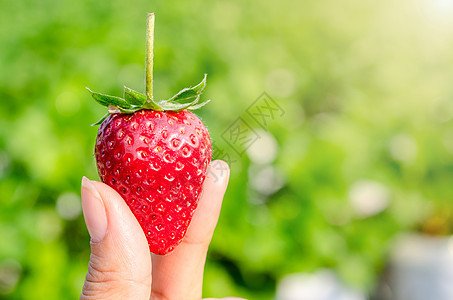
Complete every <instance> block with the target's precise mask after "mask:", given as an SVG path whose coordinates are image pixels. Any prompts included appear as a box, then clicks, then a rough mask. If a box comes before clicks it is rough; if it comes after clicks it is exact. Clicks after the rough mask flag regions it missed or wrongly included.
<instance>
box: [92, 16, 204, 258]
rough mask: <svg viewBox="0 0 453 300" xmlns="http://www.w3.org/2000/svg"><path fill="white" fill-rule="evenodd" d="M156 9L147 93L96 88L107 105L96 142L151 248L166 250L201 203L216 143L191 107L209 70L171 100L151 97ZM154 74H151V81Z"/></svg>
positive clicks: (101, 168)
mask: <svg viewBox="0 0 453 300" xmlns="http://www.w3.org/2000/svg"><path fill="white" fill-rule="evenodd" d="M153 22H154V15H152V14H150V15H149V16H148V31H147V33H148V40H147V41H148V44H147V45H148V47H147V64H146V70H147V72H146V91H147V92H146V95H144V94H141V93H138V92H136V91H133V90H131V89H129V88H127V87H125V90H124V97H123V98H119V97H115V96H108V95H104V94H99V93H94V92H91V91H90V92H91V94H92V96H93V98H94V99H95V100H96V101H97V102H99V103H100V104H102V105H104V106H107V107H108V108H109V113H110V115H108V116H106V117H104V118H103V119H102V120H101V121H99V122H98V123H97V124H99V123H101V122H102V124H101V126H100V128H99V132H98V136H97V140H96V147H95V153H96V161H97V167H98V172H99V176H100V177H101V180H102V181H103V182H104V183H106V184H108V185H110V186H111V187H112V188H114V189H115V190H116V191H117V192H118V193H120V194H121V195H122V196H123V198H124V200H125V201H126V203H127V204H128V206H129V208H130V209H131V211H132V212H133V214H134V215H135V217H136V218H137V220H138V222H139V223H140V225H141V227H142V229H143V232H144V233H145V235H146V238H147V240H148V244H149V248H150V250H151V252H154V253H156V254H166V253H168V252H170V251H172V250H173V249H174V248H175V247H176V246H177V245H178V244H179V243H180V242H181V241H182V239H183V237H184V235H185V233H186V231H187V227H188V226H189V224H190V221H191V219H192V215H193V213H194V211H195V209H196V207H197V203H198V198H199V196H200V193H201V186H202V184H203V182H204V179H205V176H206V169H207V166H208V164H209V163H210V161H211V155H212V147H211V141H210V138H209V134H208V130H207V129H206V127H205V126H204V125H203V123H202V122H201V121H200V119H198V118H197V117H196V116H195V115H194V114H193V113H191V112H189V111H188V110H194V109H197V108H200V107H202V106H203V105H205V104H206V103H208V102H209V100H207V101H204V102H199V100H200V96H201V93H202V92H203V90H204V88H205V87H206V75H205V77H204V78H203V80H202V82H201V83H200V84H198V85H196V86H194V87H191V88H186V89H183V90H181V91H180V92H179V93H177V94H176V95H175V96H173V97H172V98H170V99H168V100H161V101H154V99H153V96H152V53H151V51H152V42H153V33H152V29H153V28H154V23H153ZM150 78H151V79H150Z"/></svg>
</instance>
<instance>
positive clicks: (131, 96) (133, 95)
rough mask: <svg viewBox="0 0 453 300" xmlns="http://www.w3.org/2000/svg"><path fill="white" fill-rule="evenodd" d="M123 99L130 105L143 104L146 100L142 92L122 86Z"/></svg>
mask: <svg viewBox="0 0 453 300" xmlns="http://www.w3.org/2000/svg"><path fill="white" fill-rule="evenodd" d="M124 100H126V101H127V102H129V103H130V104H132V105H140V106H141V105H143V104H144V103H145V102H146V96H145V95H144V94H142V93H139V92H137V91H134V90H133V89H130V88H128V87H127V86H125V87H124Z"/></svg>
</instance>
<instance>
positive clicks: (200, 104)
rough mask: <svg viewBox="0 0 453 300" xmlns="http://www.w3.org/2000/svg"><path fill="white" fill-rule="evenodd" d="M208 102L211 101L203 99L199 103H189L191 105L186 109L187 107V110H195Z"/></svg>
mask: <svg viewBox="0 0 453 300" xmlns="http://www.w3.org/2000/svg"><path fill="white" fill-rule="evenodd" d="M209 102H211V99H208V100H205V101H203V102H200V103H198V104H196V105H191V106H189V107H188V108H187V109H188V110H196V109H199V108H200V107H203V106H205V105H206V104H208V103H209Z"/></svg>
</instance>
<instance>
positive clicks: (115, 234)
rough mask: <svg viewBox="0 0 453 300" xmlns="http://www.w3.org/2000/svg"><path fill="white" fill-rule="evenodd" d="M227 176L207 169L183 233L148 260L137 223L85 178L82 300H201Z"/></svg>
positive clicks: (117, 199) (112, 195) (116, 199)
mask: <svg viewBox="0 0 453 300" xmlns="http://www.w3.org/2000/svg"><path fill="white" fill-rule="evenodd" d="M219 166H222V167H223V168H219ZM221 169H223V170H221ZM228 177H229V169H228V165H227V164H226V163H224V162H222V161H214V162H212V163H211V164H210V166H209V167H208V172H207V176H206V180H205V183H204V185H203V190H202V194H201V197H200V200H199V204H198V208H197V210H196V212H195V214H194V216H193V219H192V222H191V224H190V226H189V228H188V230H187V234H186V236H185V238H184V240H183V241H182V243H181V244H180V245H179V246H178V247H176V249H175V250H174V251H173V252H171V253H170V254H168V255H165V256H160V255H154V254H152V255H150V252H149V248H148V242H147V241H146V237H145V235H144V234H143V231H142V229H141V227H140V225H139V223H138V222H137V220H136V219H135V217H134V215H133V214H132V212H131V211H130V210H129V208H128V206H127V204H126V203H125V202H124V200H123V199H122V198H121V196H120V195H119V194H118V193H117V192H116V191H115V190H113V189H112V188H110V187H109V186H107V185H105V184H103V183H101V182H96V181H91V180H89V179H88V178H86V177H84V178H83V180H82V207H83V215H84V217H85V223H86V225H87V228H88V232H89V233H90V236H91V256H90V262H89V263H88V273H87V275H86V279H85V284H84V286H83V291H82V295H81V297H80V299H138V300H139V299H152V300H158V299H159V300H160V299H165V300H173V299H174V300H180V299H181V300H190V299H201V290H202V283H203V269H204V264H205V261H206V254H207V251H208V246H209V243H210V242H211V238H212V234H213V232H214V228H215V226H216V224H217V220H218V218H219V213H220V208H221V205H222V200H223V196H224V194H225V190H226V187H227V184H228ZM227 299H238V298H227Z"/></svg>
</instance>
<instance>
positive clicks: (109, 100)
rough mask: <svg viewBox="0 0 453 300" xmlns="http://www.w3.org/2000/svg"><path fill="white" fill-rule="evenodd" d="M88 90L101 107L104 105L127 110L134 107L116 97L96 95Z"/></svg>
mask: <svg viewBox="0 0 453 300" xmlns="http://www.w3.org/2000/svg"><path fill="white" fill-rule="evenodd" d="M87 90H88V91H89V92H90V93H91V96H92V97H93V98H94V100H96V102H98V103H99V104H101V105H104V106H107V107H108V106H109V105H112V106H117V107H121V108H125V109H128V108H131V107H132V104H129V103H128V102H127V101H126V100H124V99H123V98H120V97H116V96H109V95H105V94H101V93H96V92H93V91H92V90H90V89H89V88H87Z"/></svg>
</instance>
